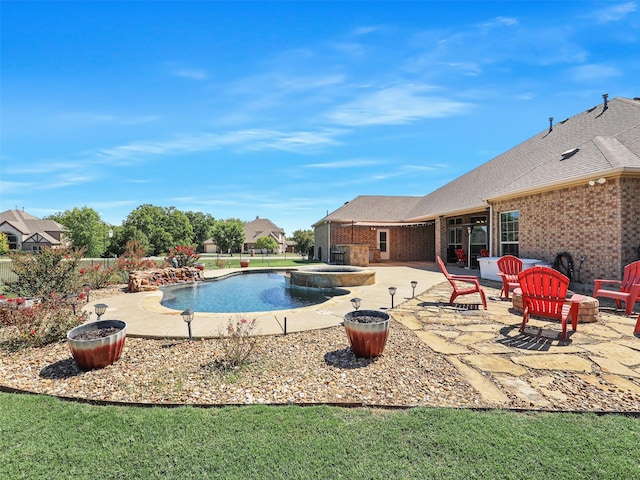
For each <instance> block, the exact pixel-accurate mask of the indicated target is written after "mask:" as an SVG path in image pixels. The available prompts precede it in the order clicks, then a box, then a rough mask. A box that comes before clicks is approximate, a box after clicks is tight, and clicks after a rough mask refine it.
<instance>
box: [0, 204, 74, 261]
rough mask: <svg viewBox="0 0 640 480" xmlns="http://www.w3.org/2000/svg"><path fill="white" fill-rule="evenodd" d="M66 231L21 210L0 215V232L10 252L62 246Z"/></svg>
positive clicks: (51, 221)
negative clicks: (7, 241) (6, 239)
mask: <svg viewBox="0 0 640 480" xmlns="http://www.w3.org/2000/svg"><path fill="white" fill-rule="evenodd" d="M66 231H67V229H66V228H65V227H64V226H63V225H60V224H59V223H58V222H56V221H53V220H41V219H39V218H37V217H34V216H33V215H29V214H28V213H26V212H24V211H22V210H6V211H4V212H2V213H0V232H2V233H4V234H5V235H7V238H8V240H9V249H10V250H25V251H28V252H37V251H39V250H41V249H42V247H45V246H46V247H56V246H61V245H63V244H64V243H65V242H66V241H65V236H64V234H65V232H66Z"/></svg>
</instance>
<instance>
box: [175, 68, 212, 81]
mask: <svg viewBox="0 0 640 480" xmlns="http://www.w3.org/2000/svg"><path fill="white" fill-rule="evenodd" d="M171 73H172V74H173V75H175V76H176V77H182V78H190V79H192V80H206V79H207V74H206V73H205V72H204V71H202V70H192V69H186V68H185V69H180V70H174V71H173V72H171Z"/></svg>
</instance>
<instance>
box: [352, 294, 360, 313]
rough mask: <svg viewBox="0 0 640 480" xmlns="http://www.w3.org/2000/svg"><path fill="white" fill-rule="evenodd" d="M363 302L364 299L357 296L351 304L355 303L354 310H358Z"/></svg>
mask: <svg viewBox="0 0 640 480" xmlns="http://www.w3.org/2000/svg"><path fill="white" fill-rule="evenodd" d="M361 302H362V299H360V298H357V297H356V298H352V299H351V304H352V305H353V308H354V310H358V309H359V308H360V303H361Z"/></svg>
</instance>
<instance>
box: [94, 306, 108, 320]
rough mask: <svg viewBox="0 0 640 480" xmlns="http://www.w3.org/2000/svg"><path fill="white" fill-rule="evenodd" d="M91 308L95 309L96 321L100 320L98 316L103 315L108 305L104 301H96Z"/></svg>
mask: <svg viewBox="0 0 640 480" xmlns="http://www.w3.org/2000/svg"><path fill="white" fill-rule="evenodd" d="M93 308H95V309H96V315H97V316H98V321H100V317H102V315H104V312H106V311H107V308H109V307H108V306H107V305H105V304H104V303H96V304H95V305H94V306H93Z"/></svg>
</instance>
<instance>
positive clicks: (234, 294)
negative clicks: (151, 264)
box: [161, 272, 346, 313]
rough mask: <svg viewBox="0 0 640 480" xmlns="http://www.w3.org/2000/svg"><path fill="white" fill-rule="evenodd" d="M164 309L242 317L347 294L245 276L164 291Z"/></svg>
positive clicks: (275, 276)
mask: <svg viewBox="0 0 640 480" xmlns="http://www.w3.org/2000/svg"><path fill="white" fill-rule="evenodd" d="M162 291H163V297H162V302H161V303H162V305H164V306H165V307H167V308H171V309H174V310H186V309H188V308H190V309H192V310H194V311H196V312H212V313H227V312H229V313H242V312H268V311H271V310H288V309H291V308H300V307H308V306H310V305H317V304H319V303H322V302H324V301H326V300H327V299H328V298H329V297H331V296H334V295H341V294H344V293H346V292H345V291H342V290H336V289H324V290H317V289H300V288H287V287H286V285H285V276H284V275H282V274H279V273H273V272H270V273H245V274H242V275H234V276H231V277H228V278H222V279H220V280H214V281H207V282H199V283H195V284H193V283H192V284H188V285H178V286H170V287H164V288H163V289H162Z"/></svg>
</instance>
